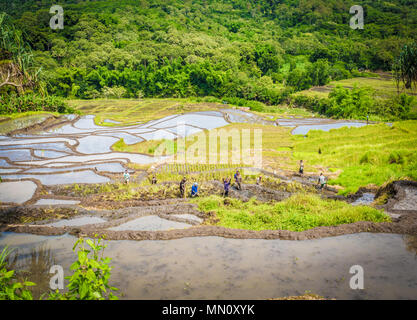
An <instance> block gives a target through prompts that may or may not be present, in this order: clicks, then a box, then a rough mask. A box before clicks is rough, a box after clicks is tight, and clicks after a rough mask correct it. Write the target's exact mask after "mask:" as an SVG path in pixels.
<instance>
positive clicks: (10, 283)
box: [0, 246, 35, 300]
mask: <svg viewBox="0 0 417 320" xmlns="http://www.w3.org/2000/svg"><path fill="white" fill-rule="evenodd" d="M11 252H12V250H9V248H8V247H7V246H6V247H5V248H4V249H3V251H2V252H1V253H0V300H32V293H31V292H30V291H29V290H28V289H27V287H30V286H34V285H35V284H34V283H33V282H30V281H24V282H19V281H16V273H15V270H8V269H7V261H6V258H7V256H8V255H9V254H10V253H11Z"/></svg>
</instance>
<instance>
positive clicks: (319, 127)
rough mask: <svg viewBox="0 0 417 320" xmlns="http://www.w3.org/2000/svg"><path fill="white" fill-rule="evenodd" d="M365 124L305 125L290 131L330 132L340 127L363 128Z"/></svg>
mask: <svg viewBox="0 0 417 320" xmlns="http://www.w3.org/2000/svg"><path fill="white" fill-rule="evenodd" d="M363 126H366V123H362V122H342V123H331V124H319V125H307V126H299V127H297V128H295V129H294V130H293V131H292V134H307V133H308V132H309V131H310V130H321V131H330V130H331V129H339V128H342V127H363Z"/></svg>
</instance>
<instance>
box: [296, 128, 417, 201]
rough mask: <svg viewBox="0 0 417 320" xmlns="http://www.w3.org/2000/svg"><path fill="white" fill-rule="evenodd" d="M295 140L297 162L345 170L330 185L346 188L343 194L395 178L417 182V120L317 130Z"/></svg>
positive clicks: (378, 184)
mask: <svg viewBox="0 0 417 320" xmlns="http://www.w3.org/2000/svg"><path fill="white" fill-rule="evenodd" d="M293 139H294V148H293V159H295V160H299V159H303V160H304V161H305V162H306V163H308V164H310V165H312V166H315V165H321V166H325V167H328V168H330V169H331V170H333V171H334V170H337V169H341V170H342V173H341V174H340V175H339V176H338V177H337V178H336V179H334V180H331V181H330V182H329V184H332V185H336V184H337V185H340V186H343V187H344V189H343V190H342V191H341V193H342V194H347V193H354V192H356V191H357V190H358V188H359V187H361V186H367V185H370V184H374V185H377V186H380V185H382V184H383V183H384V182H386V181H389V180H394V179H403V178H410V179H413V180H417V169H416V168H417V121H401V122H395V123H394V124H393V126H392V127H390V126H388V125H386V124H378V125H370V126H366V127H362V128H341V129H338V130H331V131H330V132H322V131H317V130H315V131H310V132H309V133H308V136H307V138H303V137H300V136H296V137H294V138H293ZM319 148H320V150H321V154H319V153H318V149H319ZM294 169H295V166H294Z"/></svg>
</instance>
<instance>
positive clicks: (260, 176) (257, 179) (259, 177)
mask: <svg viewBox="0 0 417 320" xmlns="http://www.w3.org/2000/svg"><path fill="white" fill-rule="evenodd" d="M261 182H262V175H259V176H258V177H257V178H256V184H257V185H260V184H261Z"/></svg>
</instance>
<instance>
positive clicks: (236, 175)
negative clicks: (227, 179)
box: [235, 170, 242, 190]
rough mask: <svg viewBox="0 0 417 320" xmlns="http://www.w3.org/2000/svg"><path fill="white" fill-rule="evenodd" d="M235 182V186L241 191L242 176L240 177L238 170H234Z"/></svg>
mask: <svg viewBox="0 0 417 320" xmlns="http://www.w3.org/2000/svg"><path fill="white" fill-rule="evenodd" d="M235 181H236V184H237V188H238V189H239V190H242V184H241V183H242V176H241V175H240V172H239V170H236V173H235Z"/></svg>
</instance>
